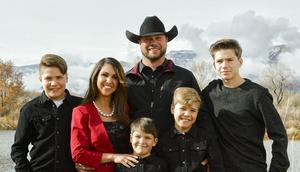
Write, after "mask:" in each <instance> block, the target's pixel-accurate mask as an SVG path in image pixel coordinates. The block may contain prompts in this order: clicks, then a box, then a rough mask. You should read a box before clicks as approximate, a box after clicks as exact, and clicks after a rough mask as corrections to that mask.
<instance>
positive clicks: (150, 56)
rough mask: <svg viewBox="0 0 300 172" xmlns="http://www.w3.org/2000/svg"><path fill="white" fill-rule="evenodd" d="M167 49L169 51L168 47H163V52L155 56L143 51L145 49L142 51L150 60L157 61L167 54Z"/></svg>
mask: <svg viewBox="0 0 300 172" xmlns="http://www.w3.org/2000/svg"><path fill="white" fill-rule="evenodd" d="M166 51H167V49H166V48H165V49H162V50H161V52H160V53H159V55H155V56H153V55H149V53H145V52H143V51H142V54H143V56H144V57H146V58H147V59H148V60H149V61H151V62H155V61H158V60H160V59H161V58H162V57H164V56H165V54H166Z"/></svg>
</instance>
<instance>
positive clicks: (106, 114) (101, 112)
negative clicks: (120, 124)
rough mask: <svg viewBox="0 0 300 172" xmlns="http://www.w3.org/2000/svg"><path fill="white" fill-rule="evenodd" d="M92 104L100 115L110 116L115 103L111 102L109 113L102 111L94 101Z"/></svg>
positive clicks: (113, 110)
mask: <svg viewBox="0 0 300 172" xmlns="http://www.w3.org/2000/svg"><path fill="white" fill-rule="evenodd" d="M93 104H94V106H95V108H96V109H97V111H98V112H99V114H100V115H102V116H104V117H112V116H113V115H114V112H115V104H114V103H113V104H112V111H111V113H105V112H103V111H102V110H101V109H100V108H99V107H98V106H97V105H96V103H95V101H93Z"/></svg>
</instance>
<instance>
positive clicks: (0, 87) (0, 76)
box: [0, 59, 24, 116]
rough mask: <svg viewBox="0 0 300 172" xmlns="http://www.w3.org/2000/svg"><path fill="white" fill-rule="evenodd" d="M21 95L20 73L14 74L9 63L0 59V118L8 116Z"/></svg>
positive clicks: (22, 91) (11, 64)
mask: <svg viewBox="0 0 300 172" xmlns="http://www.w3.org/2000/svg"><path fill="white" fill-rule="evenodd" d="M23 94H24V86H23V81H22V73H18V72H14V70H13V63H12V62H11V61H7V62H4V61H3V60H1V59H0V116H6V115H9V114H10V112H11V110H13V109H15V108H16V107H17V104H18V99H19V98H21V97H22V96H23Z"/></svg>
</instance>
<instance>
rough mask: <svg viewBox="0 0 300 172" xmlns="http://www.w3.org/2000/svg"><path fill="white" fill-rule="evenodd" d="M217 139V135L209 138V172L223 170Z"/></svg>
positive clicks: (220, 171) (221, 171)
mask: <svg viewBox="0 0 300 172" xmlns="http://www.w3.org/2000/svg"><path fill="white" fill-rule="evenodd" d="M217 139H218V137H217V136H216V135H215V136H213V137H212V138H211V139H210V140H209V143H208V164H209V168H210V171H211V172H215V171H217V172H223V171H225V169H224V163H223V157H222V153H221V149H220V145H219V142H218V140H217Z"/></svg>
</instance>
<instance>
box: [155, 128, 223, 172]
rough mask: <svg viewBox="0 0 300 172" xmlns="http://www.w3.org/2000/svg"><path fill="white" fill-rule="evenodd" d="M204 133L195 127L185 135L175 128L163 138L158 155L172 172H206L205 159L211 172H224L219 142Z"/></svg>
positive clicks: (158, 148)
mask: <svg viewBox="0 0 300 172" xmlns="http://www.w3.org/2000/svg"><path fill="white" fill-rule="evenodd" d="M204 133H205V131H204V129H203V130H202V128H201V129H200V128H198V127H197V126H195V125H193V127H192V128H191V129H190V131H189V132H187V133H185V134H181V133H179V132H178V131H177V130H176V129H175V127H173V129H171V130H170V131H168V132H166V133H165V134H164V135H163V136H162V138H161V139H160V140H159V143H158V147H157V154H158V155H159V156H161V157H162V158H163V159H164V160H165V161H166V162H167V165H168V169H169V171H170V172H193V171H197V172H202V171H203V172H206V170H207V166H203V165H202V164H201V162H202V161H204V160H205V159H207V160H208V161H209V166H210V171H211V172H222V171H224V169H223V160H222V155H221V153H220V150H219V147H218V143H217V140H216V139H213V138H212V137H211V138H209V137H207V136H206V135H204Z"/></svg>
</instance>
